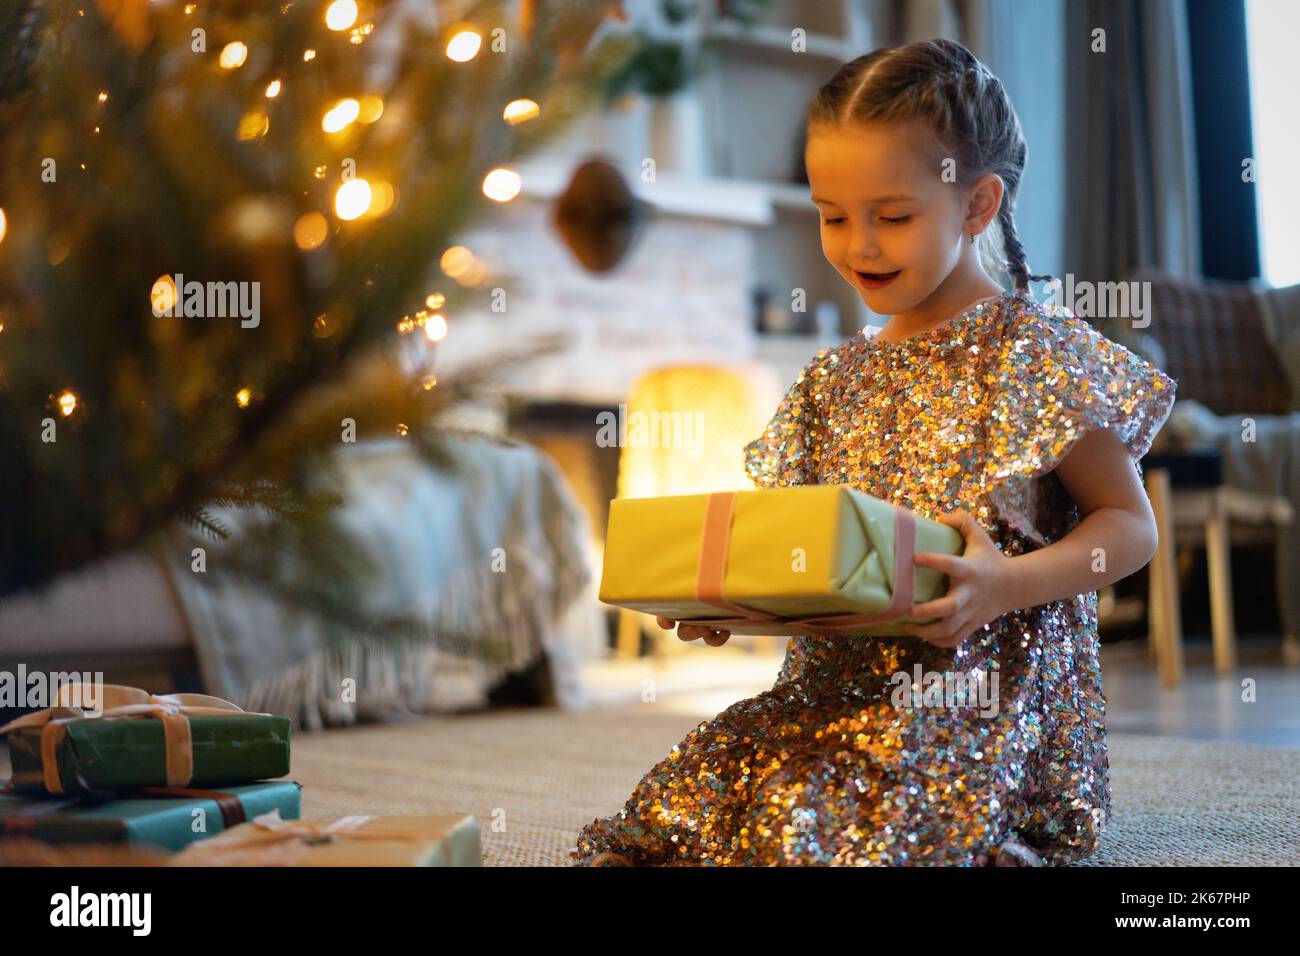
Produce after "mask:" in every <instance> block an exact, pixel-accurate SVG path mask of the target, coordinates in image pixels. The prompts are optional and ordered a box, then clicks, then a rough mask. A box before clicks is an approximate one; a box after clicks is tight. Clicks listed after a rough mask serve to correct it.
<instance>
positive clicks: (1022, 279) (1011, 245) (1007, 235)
mask: <svg viewBox="0 0 1300 956" xmlns="http://www.w3.org/2000/svg"><path fill="white" fill-rule="evenodd" d="M998 224H999V225H1000V226H1001V227H1002V247H1003V248H1004V249H1005V250H1006V253H1007V271H1008V272H1010V273H1011V276H1012V278H1013V279H1015V280H1016V288H1017V289H1025V290H1027V289H1028V288H1029V283H1030V282H1046V281H1048V280H1050V279H1051V278H1052V277H1051V276H1050V275H1045V276H1036V275H1030V273H1029V265H1028V264H1027V263H1026V262H1025V248H1024V246H1022V245H1021V244H1020V236H1019V235H1017V234H1016V217H1015V215H1014V214H1013V213H1012V212H1011V204H1010V203H1009V202H1007V201H1005V199H1004V201H1003V203H1002V208H1001V209H999V210H998Z"/></svg>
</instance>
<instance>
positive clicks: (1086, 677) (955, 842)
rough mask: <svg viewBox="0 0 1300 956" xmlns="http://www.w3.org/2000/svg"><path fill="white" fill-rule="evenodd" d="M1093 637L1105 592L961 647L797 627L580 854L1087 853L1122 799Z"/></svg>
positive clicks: (863, 859) (952, 857)
mask: <svg viewBox="0 0 1300 956" xmlns="http://www.w3.org/2000/svg"><path fill="white" fill-rule="evenodd" d="M1097 649H1098V641H1097V630H1096V595H1095V594H1086V595H1080V596H1079V597H1077V598H1074V599H1073V600H1071V601H1059V602H1054V603H1052V604H1046V605H1042V606H1040V607H1036V608H1030V609H1027V610H1022V611H1015V612H1013V613H1011V614H1008V615H1005V616H1004V617H1001V618H999V619H998V620H996V621H994V622H993V623H991V624H989V625H987V626H986V627H984V628H982V629H981V630H978V631H976V632H975V633H974V634H972V635H971V636H970V637H969V638H968V639H967V640H966V641H964V642H963V643H962V644H961V645H959V646H958V647H956V648H940V647H936V646H934V645H932V644H929V643H927V642H925V641H922V640H920V639H918V638H890V639H881V638H825V637H815V636H805V637H796V638H792V639H791V640H790V643H789V645H788V648H787V651H786V657H785V661H784V663H783V665H782V667H781V671H780V674H779V675H778V677H777V680H776V683H775V685H774V686H773V687H772V688H771V689H770V690H767V691H764V692H763V693H761V694H758V695H757V696H754V697H750V698H747V699H745V700H741V701H738V702H736V703H735V704H733V705H732V706H730V707H728V708H727V709H726V710H725V711H723V712H722V713H720V714H718V715H717V716H716V717H714V718H713V719H712V720H708V721H705V722H703V723H701V724H700V725H699V726H697V727H696V728H695V729H694V730H693V731H691V732H690V733H689V734H687V736H686V737H685V738H684V739H683V740H682V741H681V742H679V743H678V744H676V745H675V746H674V747H673V748H672V751H671V752H670V753H669V754H668V756H667V757H666V758H664V759H663V760H661V761H660V762H659V763H657V764H656V765H655V766H654V767H652V768H651V769H650V771H649V772H648V773H647V774H646V775H645V776H644V777H643V778H642V779H641V781H640V782H639V783H638V784H637V786H636V789H635V790H634V791H633V793H632V795H631V797H630V798H629V799H628V800H627V802H626V804H625V805H624V806H623V808H622V809H621V810H620V811H618V813H616V814H614V815H613V816H610V817H605V818H603V819H597V820H594V821H592V822H591V823H590V824H588V825H587V826H585V827H583V828H582V830H581V832H580V834H579V835H578V839H577V846H576V848H575V850H573V851H571V855H572V857H573V859H574V861H575V862H576V863H578V864H580V865H587V864H589V863H590V862H591V861H592V859H593V858H594V857H596V856H597V855H598V854H600V853H602V852H606V851H609V852H614V853H619V854H622V855H623V856H625V857H626V858H627V859H628V860H629V861H631V862H632V863H633V864H634V865H641V866H654V865H678V866H782V865H790V866H918V865H919V866H930V865H945V866H983V865H987V864H988V863H989V862H990V860H991V858H992V856H993V852H994V850H995V849H996V847H997V846H998V845H999V844H1001V843H1002V842H1004V841H1006V840H1008V839H1011V840H1016V841H1018V842H1020V843H1023V844H1025V845H1026V846H1028V847H1030V848H1032V849H1033V850H1035V851H1036V852H1037V853H1039V854H1040V855H1041V856H1042V857H1043V859H1044V861H1045V862H1046V863H1048V864H1049V865H1060V864H1065V863H1069V862H1073V861H1075V860H1079V859H1082V858H1084V857H1086V856H1088V855H1089V854H1091V853H1092V852H1093V851H1094V850H1095V849H1096V846H1097V842H1098V839H1099V837H1100V834H1101V831H1102V828H1103V827H1104V825H1105V822H1106V820H1107V818H1108V816H1109V812H1110V780H1109V767H1108V762H1107V754H1106V731H1105V712H1104V711H1105V700H1104V698H1103V696H1102V693H1101V674H1100V668H1099V663H1098V655H1097ZM902 675H905V676H902ZM958 678H960V679H961V680H965V681H967V682H968V683H965V684H964V685H963V684H962V683H961V680H959V679H958ZM963 686H964V688H965V690H964V692H963V690H962V688H963ZM977 688H978V690H977ZM647 706H652V705H647Z"/></svg>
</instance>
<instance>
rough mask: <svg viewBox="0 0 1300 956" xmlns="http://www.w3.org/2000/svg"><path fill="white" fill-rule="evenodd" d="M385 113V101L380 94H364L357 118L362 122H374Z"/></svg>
mask: <svg viewBox="0 0 1300 956" xmlns="http://www.w3.org/2000/svg"><path fill="white" fill-rule="evenodd" d="M383 115H384V101H383V100H382V99H380V98H379V97H378V96H363V97H361V102H360V104H358V108H357V119H358V120H359V121H360V122H362V123H373V122H374V121H375V120H377V119H379V117H381V116H383Z"/></svg>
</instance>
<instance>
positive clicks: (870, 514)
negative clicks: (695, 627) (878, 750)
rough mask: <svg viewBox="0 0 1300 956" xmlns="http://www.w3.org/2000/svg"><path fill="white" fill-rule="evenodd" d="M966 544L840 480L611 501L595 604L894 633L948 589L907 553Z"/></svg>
mask: <svg viewBox="0 0 1300 956" xmlns="http://www.w3.org/2000/svg"><path fill="white" fill-rule="evenodd" d="M963 546H964V545H963V541H962V537H961V535H960V534H958V533H957V532H956V531H955V530H954V529H953V528H951V527H949V526H948V525H946V524H942V523H941V522H938V521H934V520H931V519H930V518H926V517H924V516H921V515H917V514H914V513H913V512H911V511H908V510H907V509H906V508H899V507H896V506H894V505H891V504H889V503H888V502H885V501H881V500H879V499H877V498H873V497H871V496H870V495H866V494H863V493H862V492H861V491H858V490H857V489H856V488H853V487H850V486H848V485H795V486H792V487H783V488H765V489H761V490H757V491H725V492H715V493H713V494H701V495H673V496H668V497H659V498H616V499H614V500H613V501H612V502H610V508H609V529H608V532H607V534H606V539H605V564H604V571H603V574H602V577H601V582H600V599H601V600H602V601H603V602H605V603H606V604H613V605H616V606H618V607H623V608H629V609H631V610H635V611H643V612H645V613H647V614H655V615H658V616H662V617H667V618H671V619H672V620H675V621H688V622H690V623H692V624H700V625H706V626H708V627H718V628H725V629H727V630H729V631H731V632H733V633H735V634H771V635H777V636H795V635H800V634H820V635H826V636H832V637H859V636H866V635H900V634H903V633H905V629H904V626H905V624H906V622H907V621H908V620H909V618H908V614H909V613H910V612H911V609H912V606H913V604H921V603H924V602H926V601H929V600H932V599H934V598H936V597H940V596H942V595H943V594H944V593H946V591H947V581H948V579H947V576H946V575H944V574H942V573H940V572H938V571H935V570H933V569H931V568H922V567H917V566H916V565H914V564H913V563H912V556H913V555H914V554H916V553H918V552H938V553H942V554H961V552H962V550H963Z"/></svg>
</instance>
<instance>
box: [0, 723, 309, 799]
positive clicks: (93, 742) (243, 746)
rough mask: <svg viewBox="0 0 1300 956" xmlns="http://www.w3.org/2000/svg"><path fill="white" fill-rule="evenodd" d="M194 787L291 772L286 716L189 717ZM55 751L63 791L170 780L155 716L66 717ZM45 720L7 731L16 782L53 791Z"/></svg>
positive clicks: (23, 788)
mask: <svg viewBox="0 0 1300 956" xmlns="http://www.w3.org/2000/svg"><path fill="white" fill-rule="evenodd" d="M188 720H189V726H190V739H191V744H192V751H193V767H194V772H193V776H192V777H191V778H190V780H189V781H188V782H187V784H186V785H187V786H191V787H210V786H217V785H222V784H235V783H247V782H249V781H253V780H266V779H269V778H273V777H283V776H284V775H285V774H287V773H288V772H289V729H290V720H289V718H288V717H278V716H273V715H261V714H244V715H235V716H230V717H189V718H188ZM63 729H64V733H63V734H62V735H61V736H62V739H61V740H60V741H59V744H58V748H57V750H56V751H55V758H56V761H57V765H58V773H59V782H60V784H61V785H62V787H63V791H64V793H68V794H76V793H89V792H112V791H115V790H121V789H124V788H129V787H162V786H166V784H167V767H166V748H165V739H164V729H163V722H162V721H161V720H157V719H154V718H148V717H141V718H129V719H103V718H93V717H87V718H82V719H78V720H70V721H67V722H66V723H64V724H63ZM44 730H45V727H43V726H33V727H17V728H14V729H13V730H10V731H9V733H8V740H9V754H10V762H11V764H12V767H13V780H12V784H13V789H14V790H15V791H16V792H18V793H29V794H48V793H49V791H48V790H47V788H46V785H45V770H44V763H43V761H42V758H41V734H42V732H43V731H44Z"/></svg>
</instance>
